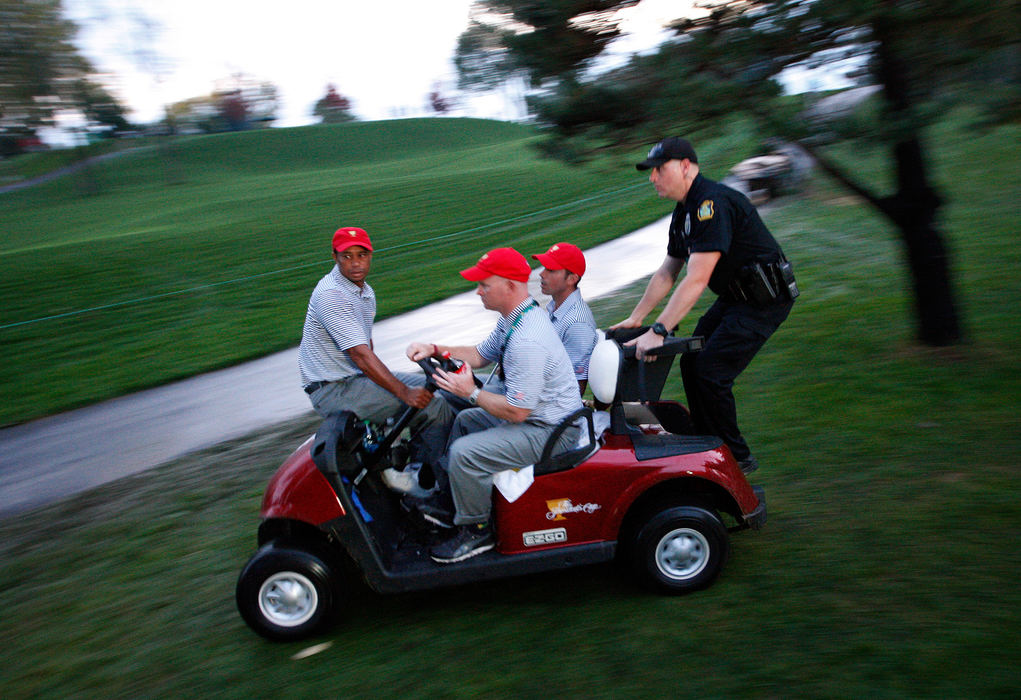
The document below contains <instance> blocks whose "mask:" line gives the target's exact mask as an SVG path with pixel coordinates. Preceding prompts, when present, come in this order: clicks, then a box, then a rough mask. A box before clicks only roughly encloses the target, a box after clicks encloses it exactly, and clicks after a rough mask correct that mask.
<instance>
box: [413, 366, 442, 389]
mask: <svg viewBox="0 0 1021 700" xmlns="http://www.w3.org/2000/svg"><path fill="white" fill-rule="evenodd" d="M415 362H416V363H417V364H418V366H419V367H421V368H422V371H423V372H425V388H426V391H432V392H435V391H436V389H437V386H436V382H434V381H433V377H434V376H435V374H436V370H438V369H439V368H440V362H439V360H437V359H436V358H435V357H423V358H422V359H421V360H415Z"/></svg>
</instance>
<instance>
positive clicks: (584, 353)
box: [546, 289, 597, 382]
mask: <svg viewBox="0 0 1021 700" xmlns="http://www.w3.org/2000/svg"><path fill="white" fill-rule="evenodd" d="M546 311H548V312H549V318H550V321H552V322H553V330H555V331H556V332H557V335H559V336H560V340H562V341H563V343H564V349H565V350H567V356H568V357H569V358H571V367H572V368H573V369H574V378H575V379H577V380H578V381H579V382H580V381H581V380H583V379H588V360H589V357H590V356H591V355H592V348H594V347H595V346H596V340H597V337H596V333H597V332H596V319H595V318H594V317H593V316H592V310H591V309H589V307H588V304H586V303H585V301H584V300H583V299H582V298H581V291H580V290H577V289H575V290H574V291H573V292H571V294H570V296H568V297H567V298H566V299H564V305H563V306H561V307H559V308H557V302H556V301H553V300H551V301H550V303H549V304H547V305H546Z"/></svg>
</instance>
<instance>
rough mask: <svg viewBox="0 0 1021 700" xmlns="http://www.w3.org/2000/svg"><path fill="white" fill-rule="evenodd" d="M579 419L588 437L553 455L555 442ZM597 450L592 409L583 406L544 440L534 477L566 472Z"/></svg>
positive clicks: (597, 444) (597, 442) (561, 422)
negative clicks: (544, 443) (576, 444)
mask: <svg viewBox="0 0 1021 700" xmlns="http://www.w3.org/2000/svg"><path fill="white" fill-rule="evenodd" d="M579 419H582V420H583V423H582V430H583V431H584V430H587V431H588V435H587V436H584V435H583V436H582V437H583V438H584V437H587V438H588V439H587V440H584V439H579V445H578V446H577V447H574V448H572V449H570V450H567V451H565V452H561V453H559V454H556V455H554V454H553V449H554V447H555V446H556V444H557V440H559V439H560V436H561V435H563V434H564V431H565V430H567V429H568V428H569V427H571V426H572V425H575V424H576V423H577V422H578V421H579ZM598 450H599V441H598V440H597V439H596V429H595V423H594V421H593V419H592V409H591V408H589V407H588V406H583V407H581V408H579V409H578V410H577V411H575V412H574V413H572V414H571V415H569V416H567V418H564V420H562V421H560V425H558V426H557V427H556V429H555V430H554V431H553V432H552V433H551V434H550V436H549V438H548V439H547V440H546V445H545V446H544V447H543V448H542V456H541V457H539V460H538V461H537V462H536V463H535V475H536V476H539V475H541V474H553V473H555V472H562V471H566V470H567V469H571V468H572V467H576V466H578V465H579V464H581V463H582V462H584V461H585V460H586V459H588V458H589V457H591V456H592V455H594V454H595V453H596V452H597V451H598Z"/></svg>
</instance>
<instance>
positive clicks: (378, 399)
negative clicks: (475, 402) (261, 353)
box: [298, 227, 454, 492]
mask: <svg viewBox="0 0 1021 700" xmlns="http://www.w3.org/2000/svg"><path fill="white" fill-rule="evenodd" d="M333 259H334V261H335V262H336V265H335V266H334V267H333V269H332V270H331V271H330V272H329V273H328V274H327V275H326V276H324V277H323V278H322V279H321V280H319V284H317V285H316V288H315V290H314V291H313V292H312V298H311V299H310V300H309V303H308V312H307V313H306V315H305V328H304V330H303V331H302V334H301V346H300V348H299V349H298V368H299V371H300V373H301V385H302V387H303V388H304V390H305V393H306V394H308V395H309V399H310V400H311V401H312V407H313V408H314V409H315V411H316V413H318V414H320V415H322V416H324V417H325V416H329V415H333V414H336V413H340V412H341V411H351V412H353V413H354V414H355V415H357V416H358V417H359V418H361V419H363V420H368V421H371V422H373V423H383V422H384V421H385V420H386V419H387V418H389V417H390V416H393V415H394V414H395V413H397V412H398V411H400V410H401V408H402V406H403V405H404V404H407V405H408V406H414V407H415V408H418V409H421V410H420V411H419V412H418V414H417V415H416V416H415V417H414V418H413V419H412V421H411V429H412V432H413V433H415V439H413V441H412V449H413V450H414V451H415V453H416V454H415V457H416V458H417V459H418V460H420V461H422V462H426V463H429V464H436V462H437V460H438V459H439V457H440V456H441V455H442V454H443V451H444V447H445V446H446V441H447V434H448V432H449V429H450V424H451V423H452V422H453V419H454V412H453V410H452V409H451V408H450V406H449V405H448V404H447V402H446V401H444V400H443V399H442V398H440V397H439V396H434V395H433V394H432V393H431V392H429V391H427V390H426V389H425V377H424V376H422V375H421V374H418V373H403V372H402V373H397V374H394V373H392V372H391V371H390V370H389V369H387V367H386V365H384V364H383V362H382V361H381V360H380V359H379V357H378V356H377V355H376V353H375V352H373V347H372V322H373V320H374V318H375V316H376V295H375V293H374V292H373V291H372V287H370V286H369V284H368V282H366V281H365V278H366V276H367V275H368V274H369V267H370V266H371V263H372V242H371V241H370V240H369V235H368V234H367V233H366V232H365V231H364V230H362V229H360V228H355V227H345V228H341V229H338V230H337V232H336V233H335V234H333ZM404 481H408V482H409V483H408V484H405V485H404V486H405V487H404V488H400V489H398V490H402V491H405V492H408V491H415V490H416V489H414V486H415V484H412V483H410V481H411V480H409V479H405V480H404ZM414 481H415V482H416V483H417V478H416V479H415V480H414Z"/></svg>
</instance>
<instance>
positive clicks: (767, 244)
mask: <svg viewBox="0 0 1021 700" xmlns="http://www.w3.org/2000/svg"><path fill="white" fill-rule="evenodd" d="M635 167H637V168H638V170H651V171H652V172H651V174H650V176H649V181H650V182H651V183H652V184H653V186H654V187H655V188H656V192H657V193H658V194H659V196H660V197H663V198H666V199H672V200H675V201H676V202H677V206H676V207H675V208H674V213H673V218H672V219H671V221H670V232H669V243H668V245H667V255H666V258H665V259H664V260H663V264H662V265H661V266H660V267H659V269H658V270H657V271H656V272H655V273H654V274H653V276H652V279H650V280H649V284H648V286H647V287H646V290H645V294H644V295H643V296H642V298H641V300H640V301H639V302H638V304H637V305H636V306H635V309H634V311H632V312H631V315H630V316H629V317H628V318H627V319H626V320H624V321H622V322H621V323H618V324H617V325H616V326H613V328H637V327H639V326H640V325H641V324H642V321H643V320H644V319H645V317H646V316H647V315H648V314H649V313H650V312H651V311H652V310H653V309H654V308H655V307H656V305H657V304H658V303H659V302H660V300H662V299H663V298H664V297H665V296H666V295H667V294H668V293H669V292H670V290H671V289H673V286H674V283H675V282H676V281H677V277H678V275H679V274H680V271H681V268H682V267H684V266H685V265H687V270H686V272H685V274H684V277H683V278H682V279H681V281H680V283H679V284H678V285H677V288H676V289H675V290H674V292H673V294H672V296H671V297H670V300H669V301H668V302H667V305H666V307H665V308H664V309H663V311H662V313H660V314H659V316H658V317H657V318H656V321H655V323H654V324H653V325H652V327H651V328H650V329H649V330H648V331H647V332H646V333H644V334H643V335H641V336H639V337H638V338H636V339H634V340H633V341H631V342H630V343H629V344H631V345H635V346H636V354H637V356H638V357H639V358H640V359H644V358H645V355H646V353H648V351H650V350H653V349H654V348H656V347H659V346H660V345H662V344H663V339H664V338H665V337H666V336H667V335H669V333H670V332H671V330H672V329H673V328H675V327H676V326H677V324H678V323H679V322H680V321H681V320H682V319H683V318H684V317H685V316H686V315H687V314H688V312H689V311H691V309H692V307H694V306H695V303H696V302H697V301H698V299H699V297H701V295H702V292H703V291H704V290H705V288H706V287H709V289H710V290H712V291H713V292H715V293H716V294H717V295H718V298H717V300H716V301H715V302H714V303H713V305H712V306H711V307H710V308H709V310H708V311H707V312H706V313H705V315H704V316H703V317H702V318H701V319H699V321H698V323H697V324H696V325H695V330H694V331H693V335H697V336H703V337H704V338H705V340H706V342H705V347H704V349H703V350H702V351H701V352H699V353H693V354H689V355H685V356H683V357H682V358H681V374H682V377H683V379H684V390H685V394H686V395H687V398H688V405H689V408H690V410H691V416H692V420H693V421H694V424H695V428H696V429H697V430H698V431H699V432H700V433H703V434H708V435H717V436H719V437H720V438H721V439H722V440H723V441H724V442H725V443H726V444H727V446H728V447H729V448H730V451H731V453H732V454H733V455H734V458H735V459H736V460H737V461H738V463H739V464H740V466H741V469H742V471H744V472H745V473H748V472H751V471H754V470H755V469H756V468H758V462H757V461H756V460H755V458H754V457H753V456H752V453H751V450H749V448H748V444H747V443H746V442H745V440H744V438H743V437H742V436H741V431H740V430H739V429H738V426H737V408H736V406H735V404H734V394H733V386H734V380H735V379H736V378H737V376H738V375H739V374H740V373H741V372H742V371H743V370H744V368H745V367H747V366H748V363H749V362H751V360H752V358H753V357H754V356H755V353H756V352H758V350H759V348H761V347H762V345H763V344H764V343H765V342H766V340H767V339H768V338H769V336H770V335H772V334H773V332H774V331H775V330H776V329H777V328H778V327H779V326H780V324H781V323H783V321H784V319H786V318H787V315H788V314H789V313H790V310H791V307H792V306H793V304H794V298H795V297H797V295H798V290H797V285H796V284H795V281H794V275H793V273H792V272H791V267H790V263H789V262H788V261H787V259H786V257H784V254H783V251H782V250H781V249H780V246H779V244H778V243H777V242H776V239H774V238H773V236H772V234H770V232H769V230H768V229H766V226H765V224H763V223H762V219H761V218H759V214H758V212H757V211H756V209H755V207H754V206H752V204H751V202H749V201H748V199H747V198H746V197H745V196H744V195H743V194H741V193H739V192H737V191H736V190H734V189H731V188H729V187H726V186H725V185H721V184H719V183H717V182H713V181H712V180H709V179H707V178H705V177H703V176H702V175H701V174H700V173H699V166H698V157H697V156H696V155H695V149H694V148H693V147H692V145H691V144H690V143H689V142H688V141H687V140H685V139H682V138H676V137H674V138H667V139H663V140H662V141H660V142H659V143H658V144H656V145H655V146H654V147H653V148H652V150H651V151H649V155H648V157H647V158H646V159H645V160H643V161H642V162H641V163H638V164H637V165H636V166H635Z"/></svg>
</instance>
